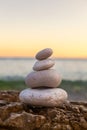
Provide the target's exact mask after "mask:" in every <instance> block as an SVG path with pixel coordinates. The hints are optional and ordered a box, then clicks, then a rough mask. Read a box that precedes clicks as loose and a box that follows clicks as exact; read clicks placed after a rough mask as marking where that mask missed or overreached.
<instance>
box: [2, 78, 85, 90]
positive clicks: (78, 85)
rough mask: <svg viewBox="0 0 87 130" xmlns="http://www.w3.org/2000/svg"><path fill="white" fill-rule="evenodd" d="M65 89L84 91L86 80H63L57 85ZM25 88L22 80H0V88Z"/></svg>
mask: <svg viewBox="0 0 87 130" xmlns="http://www.w3.org/2000/svg"><path fill="white" fill-rule="evenodd" d="M59 87H61V88H63V89H65V90H67V91H77V92H78V91H86V92H87V81H66V80H63V81H62V83H61V85H60V86H59ZM24 88H27V86H26V85H25V82H24V80H12V81H4V80H0V90H22V89H24Z"/></svg>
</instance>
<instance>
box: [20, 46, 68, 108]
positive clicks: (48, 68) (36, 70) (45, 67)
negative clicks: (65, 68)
mask: <svg viewBox="0 0 87 130" xmlns="http://www.w3.org/2000/svg"><path fill="white" fill-rule="evenodd" d="M52 53H53V51H52V49H51V48H46V49H43V50H41V51H40V52H38V53H37V54H36V56H35V57H36V59H37V61H36V62H35V64H34V66H33V71H32V72H31V73H29V74H28V76H27V77H26V79H25V83H26V85H27V86H28V87H29V88H28V89H25V90H23V91H22V92H21V93H20V95H19V98H20V100H21V101H22V102H23V103H26V104H29V105H33V106H45V107H47V106H49V107H54V106H59V105H61V104H63V103H64V102H66V100H67V97H68V95H67V92H66V91H65V90H63V89H61V88H58V86H59V85H60V83H61V77H60V75H59V74H58V73H57V72H56V70H55V69H53V68H52V67H53V66H54V65H55V62H54V60H52V59H51V58H49V57H50V56H51V55H52Z"/></svg>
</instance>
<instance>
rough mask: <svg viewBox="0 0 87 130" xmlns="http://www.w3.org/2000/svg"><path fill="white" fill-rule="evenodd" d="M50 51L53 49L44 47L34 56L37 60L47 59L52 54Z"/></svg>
mask: <svg viewBox="0 0 87 130" xmlns="http://www.w3.org/2000/svg"><path fill="white" fill-rule="evenodd" d="M52 53H53V50H52V49H51V48H46V49H43V50H41V51H39V52H38V53H37V54H36V56H35V57H36V59H37V60H43V59H47V58H48V57H50V56H51V55H52Z"/></svg>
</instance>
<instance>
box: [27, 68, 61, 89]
mask: <svg viewBox="0 0 87 130" xmlns="http://www.w3.org/2000/svg"><path fill="white" fill-rule="evenodd" d="M25 83H26V85H27V86H29V87H30V88H38V87H43V86H44V87H52V88H55V87H58V86H59V85H60V83H61V77H60V75H59V74H58V73H57V72H56V71H55V70H53V69H49V70H42V71H34V72H31V73H29V75H28V76H27V77H26V79H25Z"/></svg>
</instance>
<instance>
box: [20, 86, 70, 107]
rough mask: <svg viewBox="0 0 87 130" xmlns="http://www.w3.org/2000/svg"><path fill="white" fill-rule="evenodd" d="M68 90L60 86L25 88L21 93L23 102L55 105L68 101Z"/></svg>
mask: <svg viewBox="0 0 87 130" xmlns="http://www.w3.org/2000/svg"><path fill="white" fill-rule="evenodd" d="M67 97H68V95H67V92H66V91H65V90H63V89H60V88H53V89H31V88H28V89H25V90H23V91H22V92H21V93H20V95H19V99H20V100H21V102H23V103H26V104H29V105H34V106H46V107H54V106H59V105H61V104H62V103H64V102H66V101H67Z"/></svg>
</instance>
